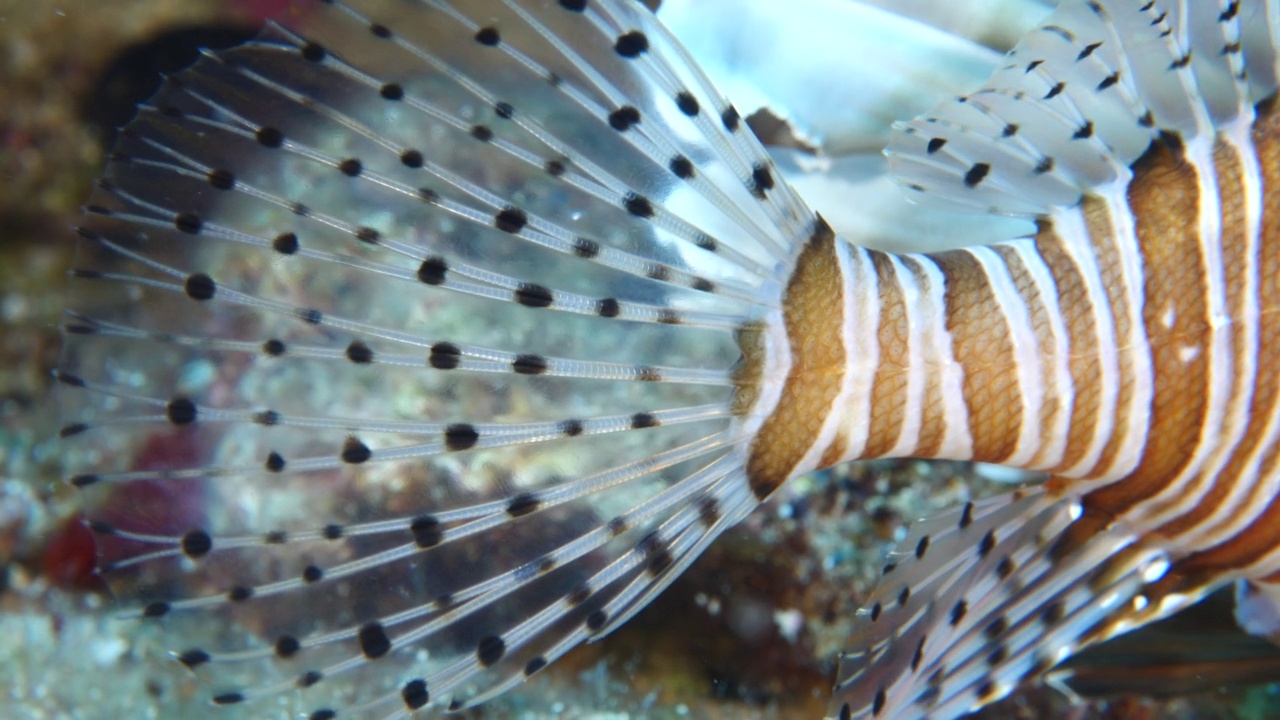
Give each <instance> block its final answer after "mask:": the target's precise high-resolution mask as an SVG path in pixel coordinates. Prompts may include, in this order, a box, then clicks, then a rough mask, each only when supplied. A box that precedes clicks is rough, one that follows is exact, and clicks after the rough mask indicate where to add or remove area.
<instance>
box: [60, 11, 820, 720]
mask: <svg viewBox="0 0 1280 720" xmlns="http://www.w3.org/2000/svg"><path fill="white" fill-rule="evenodd" d="M283 18H284V19H283V21H282V23H283V24H281V25H273V26H271V27H269V28H268V29H267V30H266V31H264V33H263V35H262V36H261V37H260V38H259V39H258V40H256V41H254V42H252V43H249V44H247V45H244V46H241V47H239V48H235V49H231V50H227V51H225V52H220V53H216V54H211V55H208V56H206V57H205V58H203V59H202V60H201V61H200V62H199V63H198V64H197V65H196V66H194V67H193V68H191V69H189V70H187V71H184V72H182V73H181V74H179V75H177V76H175V77H173V78H170V79H169V80H168V81H167V82H166V83H165V85H164V87H163V89H162V90H161V91H160V93H159V94H158V95H157V96H156V97H155V98H154V99H153V100H152V101H151V102H150V103H148V104H147V105H146V106H145V107H143V108H140V110H139V114H138V117H137V118H136V120H135V121H134V122H133V123H132V124H131V125H129V126H128V127H127V128H126V129H125V130H124V131H123V132H122V134H121V140H120V144H119V146H118V147H117V148H116V151H115V152H114V153H113V154H112V155H111V158H110V162H109V165H108V168H107V172H106V174H105V176H104V178H103V179H102V180H101V181H100V183H99V186H98V189H97V190H96V191H95V192H94V194H93V197H92V198H91V200H90V204H89V206H88V207H87V209H86V212H85V213H84V215H83V217H82V218H81V221H80V223H79V227H78V232H79V234H80V236H81V239H80V251H79V256H78V260H77V265H76V269H75V270H74V271H73V273H72V276H73V279H72V285H73V301H72V304H71V307H70V309H69V310H68V312H67V315H66V319H65V324H64V331H65V333H66V340H67V342H66V347H65V351H64V357H63V361H62V364H61V368H60V370H59V379H60V380H61V381H62V385H63V393H62V401H63V405H64V412H65V415H66V425H65V426H64V428H63V435H64V436H66V437H67V438H68V445H67V448H68V462H69V464H70V465H71V467H72V473H73V474H72V477H71V481H72V482H73V483H74V484H76V485H78V486H80V487H82V488H83V490H84V494H85V497H86V500H87V503H88V506H89V515H90V518H91V527H92V529H93V530H94V531H95V532H96V533H97V534H98V536H99V539H100V546H101V551H102V569H103V572H104V575H105V577H106V578H107V579H108V580H109V582H110V583H111V584H112V587H113V589H114V590H115V591H116V592H117V594H119V595H120V596H121V598H122V599H123V600H124V602H125V603H126V613H128V614H132V615H135V616H142V617H143V618H146V619H154V618H163V620H162V622H164V623H165V626H166V630H167V632H169V633H170V634H171V638H172V642H171V646H172V648H173V649H174V651H175V652H176V653H177V654H178V658H179V659H180V660H181V662H182V663H184V664H186V665H187V666H189V667H191V668H193V669H195V670H196V671H197V672H198V673H201V674H207V675H208V676H209V678H210V680H211V682H212V683H213V688H214V692H215V694H216V696H215V697H214V702H216V703H219V704H233V703H240V702H248V701H251V700H254V699H256V698H259V697H261V696H265V695H272V694H276V693H279V692H282V691H285V690H288V689H292V688H308V690H307V694H306V695H305V697H306V701H307V703H308V705H309V706H311V707H313V708H314V712H313V715H312V716H313V717H316V718H325V717H333V716H335V715H341V716H353V717H393V716H401V715H404V714H406V713H411V712H412V711H414V710H417V709H419V708H422V707H437V708H438V707H446V708H447V707H455V708H456V707H461V706H464V705H467V704H469V703H473V702H478V701H479V700H481V699H484V698H486V697H490V696H492V695H494V694H496V693H498V692H501V691H503V690H505V689H507V688H509V687H511V686H513V685H516V684H518V683H519V682H521V681H522V680H523V679H524V678H526V677H528V676H529V675H531V674H533V673H535V672H537V671H538V670H539V669H541V668H542V667H543V666H545V665H546V664H547V663H548V662H550V661H552V660H554V659H556V658H557V657H559V656H560V655H562V654H564V653H565V652H567V651H568V650H570V649H571V648H572V647H574V646H575V645H577V644H578V643H580V642H582V641H583V640H586V639H589V638H592V637H596V636H599V635H600V634H602V633H605V632H608V631H609V630H611V629H613V628H614V627H616V626H617V625H618V624H619V623H621V622H623V621H624V620H625V619H626V618H628V617H630V616H631V615H632V614H634V613H635V612H636V611H638V610H639V609H641V608H642V607H644V605H645V604H647V603H648V602H649V600H650V599H651V598H652V597H653V596H654V594H656V593H657V592H659V591H660V590H661V589H662V588H663V587H665V586H666V585H667V584H668V583H669V582H670V581H671V580H672V579H674V578H675V577H676V575H678V573H679V572H680V571H681V570H683V568H684V567H686V566H687V565H688V564H689V563H690V562H691V561H692V560H693V559H694V558H695V557H696V556H697V555H698V554H699V553H700V552H701V551H702V549H703V548H705V546H706V545H707V543H709V542H710V541H711V540H712V539H713V538H714V537H716V536H717V535H718V534H719V533H720V532H721V531H722V530H723V529H724V528H725V527H727V526H728V525H731V524H732V523H734V522H736V521H737V520H739V519H741V518H742V517H743V516H744V515H745V514H746V513H747V512H749V511H750V509H751V508H752V507H753V506H754V505H755V504H756V500H755V498H754V496H752V495H751V493H750V492H749V491H748V489H747V486H746V483H745V480H744V478H743V476H742V467H741V466H742V461H743V453H744V450H745V444H746V442H747V438H745V437H744V432H745V431H744V429H743V420H742V419H741V418H740V415H738V414H735V413H740V412H741V408H735V407H734V406H733V399H734V392H735V388H734V377H733V372H734V368H735V365H736V363H738V361H739V359H740V355H741V353H740V350H739V347H738V345H737V340H736V338H737V333H738V332H739V331H740V330H741V329H743V328H744V327H745V326H749V325H755V324H758V323H760V322H763V321H765V319H766V318H767V317H769V316H770V314H771V313H775V312H776V308H777V306H778V304H779V303H780V301H781V297H780V296H781V291H782V288H783V286H784V283H785V281H786V277H787V275H788V273H789V271H790V267H791V265H792V263H793V260H794V255H795V253H796V248H797V246H798V241H799V240H801V239H803V238H804V237H806V236H807V234H808V232H809V230H810V226H811V224H812V217H811V214H810V213H809V212H808V211H807V210H806V209H805V208H804V207H803V205H802V204H801V203H800V202H799V201H798V200H797V199H796V197H795V196H794V195H793V194H792V192H791V190H790V189H789V188H787V187H786V186H785V185H784V184H783V183H781V182H780V181H776V180H775V179H774V170H773V167H772V165H771V164H770V162H769V160H768V159H767V156H766V155H765V154H764V153H763V151H762V150H761V148H760V147H759V146H758V144H757V143H756V142H755V140H754V138H752V137H751V136H750V135H749V134H748V132H747V130H746V127H745V124H744V123H742V122H741V121H740V119H739V118H738V117H737V115H736V113H735V111H734V110H733V108H732V107H731V106H729V105H728V104H727V103H726V102H725V101H724V100H723V99H722V98H720V97H719V96H718V95H716V94H715V93H714V91H713V90H712V89H711V88H710V86H709V84H708V83H707V82H706V80H705V78H703V77H702V76H701V74H700V73H699V72H698V71H696V70H695V69H694V68H693V67H692V66H691V65H690V64H689V62H688V60H687V58H686V57H685V55H684V53H683V51H682V50H680V48H679V47H678V46H677V45H676V44H675V42H674V41H673V40H672V39H671V38H670V37H668V36H667V34H666V33H665V31H663V30H662V28H661V27H659V26H658V25H657V24H656V23H655V22H654V20H653V19H652V18H651V17H650V16H649V15H648V14H647V11H645V10H644V9H643V8H642V7H641V6H640V5H638V4H625V5H624V4H622V3H611V2H604V3H597V2H591V3H575V2H568V1H564V2H560V3H558V4H557V3H540V4H530V5H529V6H525V5H522V4H515V3H511V2H470V1H469V2H467V3H457V4H449V3H444V2H415V3H408V2H352V3H345V4H344V3H336V2H335V3H303V2H300V3H297V4H296V5H295V6H294V7H293V8H291V9H290V11H288V12H287V13H286V14H285V15H284V16H283Z"/></svg>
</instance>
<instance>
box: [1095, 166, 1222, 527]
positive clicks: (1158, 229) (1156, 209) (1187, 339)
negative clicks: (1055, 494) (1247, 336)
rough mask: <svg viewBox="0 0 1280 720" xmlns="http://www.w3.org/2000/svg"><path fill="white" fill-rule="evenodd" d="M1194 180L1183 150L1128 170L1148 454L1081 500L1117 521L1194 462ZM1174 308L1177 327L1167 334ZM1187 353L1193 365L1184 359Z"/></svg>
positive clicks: (1198, 273)
mask: <svg viewBox="0 0 1280 720" xmlns="http://www.w3.org/2000/svg"><path fill="white" fill-rule="evenodd" d="M1199 183H1200V178H1199V176H1198V175H1197V173H1196V169H1195V167H1194V166H1192V165H1191V163H1189V162H1188V161H1187V159H1186V157H1185V155H1184V154H1183V148H1182V147H1180V146H1177V145H1173V144H1171V143H1168V142H1156V143H1154V144H1153V145H1152V146H1151V148H1150V149H1149V150H1148V151H1147V153H1146V154H1145V155H1143V156H1142V158H1141V159H1140V160H1139V161H1138V162H1137V163H1135V164H1134V176H1133V180H1132V182H1131V183H1130V185H1129V203H1130V206H1131V207H1132V208H1133V215H1134V220H1135V224H1136V229H1137V236H1138V245H1139V249H1140V250H1141V252H1142V256H1143V258H1144V260H1145V266H1144V270H1145V272H1144V275H1145V283H1144V306H1143V323H1144V325H1145V326H1146V330H1147V336H1148V338H1149V339H1150V343H1151V359H1152V366H1153V370H1154V378H1155V392H1154V397H1153V399H1152V407H1151V425H1150V428H1151V429H1150V432H1149V435H1148V438H1147V444H1146V448H1145V449H1144V451H1143V455H1142V459H1141V460H1140V461H1139V464H1138V467H1137V469H1135V470H1134V471H1133V472H1132V473H1130V474H1129V475H1127V476H1126V477H1125V478H1124V479H1123V480H1120V481H1118V482H1116V483H1113V484H1111V485H1108V486H1106V487H1104V488H1101V489H1099V490H1096V491H1094V492H1092V493H1090V494H1089V495H1088V496H1086V497H1085V500H1084V503H1085V505H1086V506H1087V507H1091V508H1095V509H1097V510H1099V511H1101V512H1103V513H1104V514H1110V515H1113V516H1114V515H1118V514H1120V513H1123V512H1125V511H1126V510H1128V509H1129V508H1131V507H1133V506H1134V505H1135V504H1137V503H1139V502H1142V501H1143V500H1145V499H1147V498H1150V497H1152V496H1153V495H1155V494H1156V493H1158V492H1160V491H1161V490H1163V489H1164V488H1165V487H1166V486H1168V485H1169V483H1171V482H1172V481H1173V479H1174V478H1175V477H1176V476H1177V475H1178V473H1180V472H1181V471H1182V470H1183V469H1184V468H1185V467H1186V464H1187V463H1188V462H1189V461H1190V460H1191V459H1192V457H1193V456H1194V455H1195V452H1196V449H1197V447H1198V445H1199V443H1200V440H1201V433H1202V429H1203V424H1204V419H1205V413H1206V408H1207V403H1208V393H1209V377H1208V371H1209V344H1208V338H1209V337H1210V326H1209V318H1208V299H1207V297H1206V296H1207V294H1208V285H1207V283H1208V280H1207V278H1206V276H1205V268H1204V256H1203V251H1202V249H1201V246H1200V232H1199V231H1200V227H1199V208H1200V188H1199ZM1170 308H1172V309H1173V312H1174V313H1175V314H1176V322H1175V323H1174V326H1173V327H1172V328H1167V327H1165V324H1164V322H1163V318H1164V317H1165V316H1166V314H1167V313H1168V312H1169V309H1170ZM1188 348H1194V349H1195V350H1196V352H1195V355H1194V357H1188V356H1184V353H1186V352H1188Z"/></svg>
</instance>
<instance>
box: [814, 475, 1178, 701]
mask: <svg viewBox="0 0 1280 720" xmlns="http://www.w3.org/2000/svg"><path fill="white" fill-rule="evenodd" d="M1080 512H1081V509H1080V506H1079V504H1077V503H1076V502H1075V501H1074V500H1070V499H1057V498H1054V497H1051V496H1049V495H1047V494H1045V493H1043V492H1042V491H1041V490H1040V489H1039V488H1036V489H1033V490H1019V491H1014V492H1013V493H1008V494H1005V495H1001V496H996V497H993V498H989V499H986V500H982V501H979V502H971V503H968V504H966V505H965V506H963V507H961V508H959V509H956V510H954V511H951V512H947V513H942V514H940V515H938V516H935V517H932V518H929V519H926V520H923V521H921V522H918V523H916V524H915V525H913V526H912V528H911V532H910V534H909V535H908V537H907V538H906V539H905V540H904V541H903V542H902V544H901V545H900V546H899V548H900V549H899V550H898V551H896V552H895V553H893V554H892V555H891V556H890V557H889V561H888V562H889V565H887V566H886V567H885V570H884V575H883V576H882V577H881V579H880V582H879V584H878V585H877V587H876V590H875V592H874V593H873V595H872V597H871V598H870V603H869V606H868V608H867V609H866V610H862V611H859V615H858V619H857V623H856V625H855V628H854V632H853V634H852V635H851V637H850V644H849V648H850V649H849V650H848V651H847V652H845V653H843V654H842V655H841V659H840V670H839V673H838V676H837V681H836V688H835V695H834V697H833V700H832V707H831V711H830V713H829V714H830V716H832V717H839V718H855V717H857V718H871V717H876V718H904V717H926V716H927V717H930V718H937V719H938V720H950V719H951V718H958V717H961V716H963V715H966V714H968V713H970V712H973V711H974V710H976V709H978V708H980V707H982V706H983V705H986V704H988V703H991V702H994V701H996V700H998V699H1000V698H1002V697H1004V696H1005V695H1007V694H1009V693H1010V692H1012V691H1013V689H1014V688H1015V687H1017V686H1018V684H1019V683H1021V682H1023V681H1026V680H1029V679H1033V678H1037V677H1039V676H1041V675H1042V674H1044V673H1045V672H1046V671H1047V670H1049V669H1050V668H1052V667H1053V666H1054V665H1056V664H1058V663H1059V662H1061V661H1062V660H1063V659H1064V658H1066V657H1068V656H1070V655H1071V654H1072V653H1074V652H1075V651H1076V650H1078V649H1079V648H1080V647H1081V646H1082V645H1085V644H1091V643H1093V642H1096V641H1097V640H1098V639H1099V638H1098V637H1094V636H1092V635H1089V633H1090V632H1093V631H1095V629H1097V628H1106V629H1107V631H1108V632H1112V633H1114V632H1123V631H1124V630H1126V629H1128V627H1130V626H1124V627H1121V626H1120V625H1118V624H1117V623H1118V622H1119V621H1120V619H1121V618H1122V617H1125V616H1126V614H1127V613H1130V612H1132V611H1133V610H1134V608H1138V609H1142V608H1145V602H1146V599H1145V598H1144V597H1142V596H1141V595H1140V593H1141V592H1142V590H1143V588H1144V587H1145V586H1146V585H1147V584H1148V583H1151V582H1153V581H1155V580H1157V579H1158V578H1159V577H1160V576H1161V575H1163V574H1164V572H1165V571H1166V570H1167V569H1168V566H1169V563H1168V561H1167V559H1166V558H1165V556H1164V555H1163V554H1162V553H1161V552H1160V551H1158V550H1153V549H1149V548H1145V547H1143V546H1141V545H1140V544H1138V543H1136V540H1137V538H1136V537H1135V536H1134V535H1133V534H1131V533H1128V532H1127V531H1126V528H1124V527H1121V526H1118V525H1117V526H1116V527H1113V528H1110V529H1108V530H1107V531H1105V532H1102V533H1099V534H1098V535H1096V536H1095V537H1092V538H1090V539H1089V540H1088V541H1087V542H1085V543H1083V545H1082V546H1081V547H1078V548H1075V549H1073V550H1070V551H1067V552H1062V551H1061V548H1063V547H1071V546H1072V543H1070V542H1065V539H1066V537H1065V536H1066V533H1067V532H1068V531H1069V530H1070V529H1071V528H1072V526H1073V523H1075V522H1076V520H1078V519H1079V518H1080Z"/></svg>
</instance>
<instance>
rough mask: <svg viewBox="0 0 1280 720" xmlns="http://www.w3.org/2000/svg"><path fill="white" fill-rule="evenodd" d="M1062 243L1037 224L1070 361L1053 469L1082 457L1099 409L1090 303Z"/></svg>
mask: <svg viewBox="0 0 1280 720" xmlns="http://www.w3.org/2000/svg"><path fill="white" fill-rule="evenodd" d="M1065 243H1066V241H1065V240H1064V239H1063V238H1062V237H1060V236H1059V235H1058V232H1057V230H1056V229H1055V228H1054V226H1053V223H1051V222H1049V221H1048V220H1042V221H1041V222H1040V231H1039V232H1038V233H1036V251H1037V252H1038V253H1040V257H1041V258H1043V259H1044V262H1045V265H1046V266H1047V267H1048V268H1049V272H1050V274H1052V275H1053V284H1054V285H1055V286H1056V287H1057V289H1058V307H1060V308H1061V309H1062V322H1063V325H1064V326H1065V327H1066V330H1067V345H1068V347H1069V348H1070V350H1069V352H1070V360H1069V361H1068V363H1067V369H1068V370H1069V372H1070V374H1071V385H1072V388H1073V390H1072V406H1071V424H1070V426H1069V429H1068V430H1067V448H1066V451H1065V453H1064V454H1063V456H1062V462H1061V463H1060V464H1059V465H1058V467H1057V468H1055V469H1057V470H1063V469H1066V468H1069V467H1072V466H1074V465H1075V464H1076V463H1078V462H1080V459H1081V458H1082V457H1084V454H1085V452H1086V451H1087V450H1088V449H1089V444H1090V442H1091V441H1092V440H1093V434H1094V432H1095V431H1096V428H1097V423H1098V412H1099V410H1100V409H1101V407H1102V399H1101V396H1100V395H1099V391H1100V387H1099V383H1098V376H1099V375H1101V373H1102V361H1101V360H1100V359H1099V357H1098V351H1097V347H1098V327H1097V322H1096V321H1095V320H1094V317H1093V303H1092V302H1091V301H1090V299H1089V289H1088V287H1086V286H1085V284H1084V278H1083V277H1081V275H1080V270H1079V269H1077V268H1076V266H1075V263H1074V262H1073V261H1072V260H1071V256H1070V255H1068V254H1067V251H1066V249H1065V247H1064V245H1065Z"/></svg>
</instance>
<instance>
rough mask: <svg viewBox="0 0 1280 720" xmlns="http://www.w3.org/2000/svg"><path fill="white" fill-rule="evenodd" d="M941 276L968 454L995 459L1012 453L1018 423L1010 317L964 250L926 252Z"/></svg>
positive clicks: (1019, 393) (1019, 392) (1018, 395)
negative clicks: (960, 375)
mask: <svg viewBox="0 0 1280 720" xmlns="http://www.w3.org/2000/svg"><path fill="white" fill-rule="evenodd" d="M930 257H931V258H932V259H933V261H934V262H936V263H937V264H938V267H939V268H941V269H942V273H943V275H944V276H945V277H946V284H947V287H946V313H947V332H949V333H950V334H951V338H952V348H953V352H954V353H955V359H956V361H957V362H959V363H960V365H961V367H963V368H964V403H965V407H966V409H967V410H968V414H969V427H970V432H972V434H973V459H974V460H979V461H983V462H1000V461H1002V460H1004V459H1005V458H1007V457H1009V456H1010V455H1012V454H1013V451H1014V450H1015V449H1016V448H1017V445H1018V433H1019V431H1020V430H1021V425H1022V406H1023V398H1022V390H1021V388H1019V386H1018V366H1017V357H1016V355H1015V354H1014V350H1013V340H1012V338H1011V337H1010V335H1009V333H1010V330H1009V323H1008V321H1007V320H1006V319H1005V317H1004V315H1003V313H1000V312H998V311H997V310H996V309H997V308H998V307H999V305H998V304H997V302H996V297H995V292H994V291H993V290H992V288H991V281H990V279H989V278H988V277H987V274H986V271H985V270H983V268H982V264H981V263H980V262H979V261H978V259H977V258H975V257H974V256H973V254H972V253H969V252H968V251H965V250H952V251H949V252H943V253H938V254H936V255H931V256H930Z"/></svg>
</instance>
